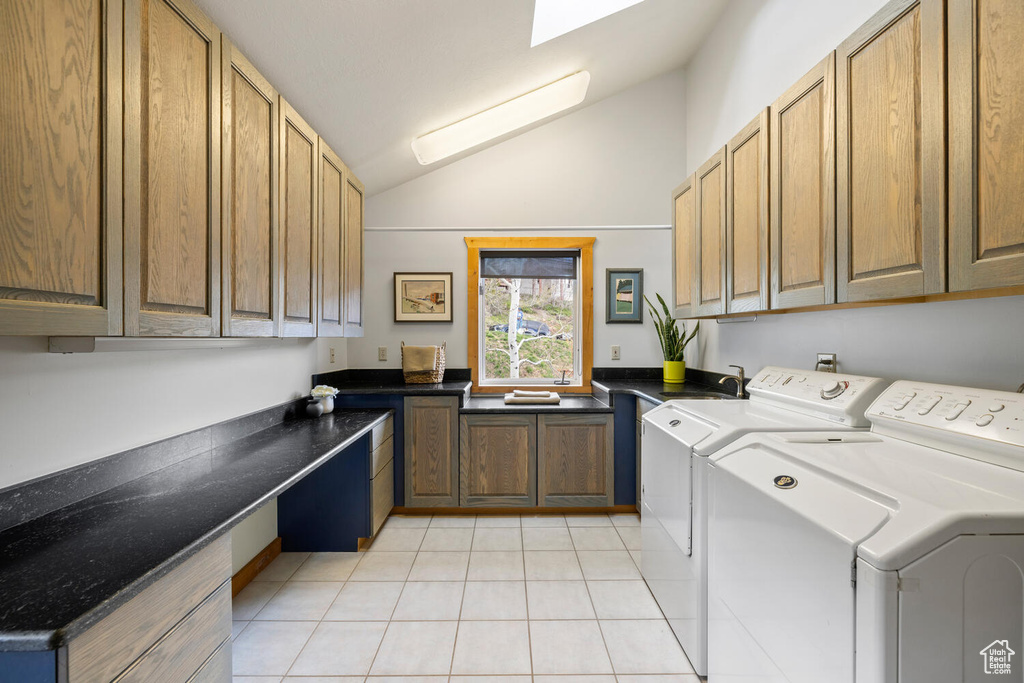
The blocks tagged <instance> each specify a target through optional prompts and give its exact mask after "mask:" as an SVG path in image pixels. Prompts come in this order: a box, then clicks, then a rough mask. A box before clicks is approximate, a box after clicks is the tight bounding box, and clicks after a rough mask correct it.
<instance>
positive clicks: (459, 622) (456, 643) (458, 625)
mask: <svg viewBox="0 0 1024 683" xmlns="http://www.w3.org/2000/svg"><path fill="white" fill-rule="evenodd" d="M476 521H477V520H476V519H473V533H472V534H471V535H470V538H469V561H468V562H466V576H467V577H468V576H469V562H471V561H472V560H473V543H474V542H475V541H476ZM467 580H468V579H467ZM465 604H466V581H463V582H462V600H461V601H460V602H459V618H458V620H457V621H456V622H455V638H454V639H453V640H452V657H451V659H450V660H449V661H448V678H449V679H451V677H452V671H453V670H454V669H455V650H456V648H458V646H459V630H460V629H461V628H462V607H463V605H465Z"/></svg>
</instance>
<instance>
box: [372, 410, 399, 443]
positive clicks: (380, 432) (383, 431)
mask: <svg viewBox="0 0 1024 683" xmlns="http://www.w3.org/2000/svg"><path fill="white" fill-rule="evenodd" d="M394 432H395V421H394V419H393V418H390V417H389V418H388V419H386V420H384V421H383V422H379V423H377V424H376V425H375V426H374V428H373V433H372V434H371V435H370V450H374V451H375V450H377V449H378V448H380V447H381V446H382V445H383V444H384V442H385V441H387V440H388V439H390V438H391V435H392V434H394Z"/></svg>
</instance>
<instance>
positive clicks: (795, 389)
mask: <svg viewBox="0 0 1024 683" xmlns="http://www.w3.org/2000/svg"><path fill="white" fill-rule="evenodd" d="M886 385H887V382H886V381H885V380H882V379H879V378H877V377H862V376H860V375H845V374H839V373H834V372H816V371H814V370H794V369H792V368H780V367H776V366H768V367H766V368H764V369H763V370H761V371H760V372H758V373H757V374H755V375H754V376H753V378H752V379H751V380H750V383H749V384H747V392H748V393H749V394H750V396H751V400H756V401H759V402H764V403H772V404H776V405H780V406H784V407H787V408H789V409H797V410H801V412H805V413H807V414H811V415H818V416H820V417H823V418H826V419H829V420H831V421H833V422H841V423H843V424H848V425H851V426H867V421H866V420H865V419H864V411H865V410H867V407H868V406H869V405H870V404H871V401H873V400H874V399H875V397H876V396H878V395H879V394H880V393H881V392H882V390H883V389H884V388H885V387H886Z"/></svg>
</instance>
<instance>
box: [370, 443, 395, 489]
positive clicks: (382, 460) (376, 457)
mask: <svg viewBox="0 0 1024 683" xmlns="http://www.w3.org/2000/svg"><path fill="white" fill-rule="evenodd" d="M394 457H395V440H394V439H392V438H388V439H387V440H386V441H384V443H382V444H381V445H380V446H378V447H377V448H374V449H373V454H372V456H371V463H370V472H371V474H370V478H371V479H372V478H373V477H376V476H377V475H378V474H380V470H381V468H382V467H384V465H387V464H388V463H389V462H391V460H392V458H394Z"/></svg>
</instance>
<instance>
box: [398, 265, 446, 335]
mask: <svg viewBox="0 0 1024 683" xmlns="http://www.w3.org/2000/svg"><path fill="white" fill-rule="evenodd" d="M451 321H452V274H451V273H395V322H396V323H450V322H451Z"/></svg>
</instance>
